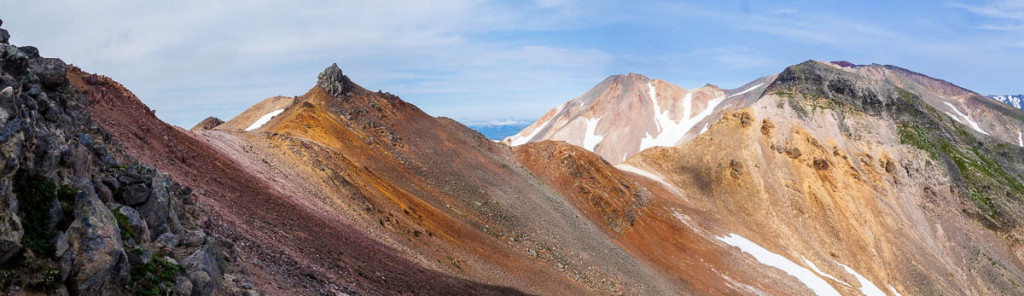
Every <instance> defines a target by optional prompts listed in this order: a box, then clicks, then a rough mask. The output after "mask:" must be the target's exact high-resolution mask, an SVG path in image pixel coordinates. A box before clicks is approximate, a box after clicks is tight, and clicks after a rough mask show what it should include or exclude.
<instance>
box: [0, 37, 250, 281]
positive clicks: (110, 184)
mask: <svg viewBox="0 0 1024 296" xmlns="http://www.w3.org/2000/svg"><path fill="white" fill-rule="evenodd" d="M2 33H3V34H0V35H4V36H0V37H4V38H0V39H2V40H0V152H2V153H0V155H2V159H0V265H2V266H3V267H2V268H0V294H4V295H11V294H15V295H17V294H20V293H23V292H29V293H30V294H31V293H42V294H54V293H56V294H65V295H66V294H68V293H70V294H72V295H126V294H137V293H144V294H159V295H163V294H166V293H171V292H174V291H179V294H185V295H211V294H216V293H219V292H222V291H223V288H222V287H221V286H220V283H221V280H220V278H221V277H222V275H223V272H217V270H211V269H210V268H206V269H203V270H202V272H203V274H204V276H202V278H205V279H207V280H204V281H201V283H202V289H194V287H195V286H196V285H194V284H195V282H194V280H190V279H193V278H196V277H199V276H196V275H193V273H194V272H193V270H192V269H187V268H185V267H183V266H182V265H179V264H177V263H176V262H182V261H185V260H186V259H187V258H190V256H192V255H193V254H195V253H197V252H198V253H202V252H204V251H203V250H207V249H208V248H204V247H203V246H204V245H206V244H207V240H208V238H209V237H210V236H209V235H207V234H206V231H205V230H203V229H201V228H199V225H198V223H197V222H196V221H198V219H200V218H201V217H200V216H199V214H201V212H199V211H197V210H195V209H194V208H195V205H194V204H186V201H187V200H189V199H190V195H191V189H190V188H188V187H185V186H181V185H179V184H178V183H176V182H174V181H173V180H171V179H170V178H169V177H167V175H165V174H162V173H160V172H158V171H156V170H154V169H152V168H150V167H149V166H147V165H145V164H140V163H138V162H135V161H134V160H132V158H131V157H129V156H127V155H126V154H125V153H124V152H123V151H122V150H121V147H120V146H119V145H117V143H118V140H117V139H115V138H113V137H111V136H110V134H108V133H107V132H106V131H105V130H104V129H102V128H100V127H99V126H97V125H96V124H94V123H93V121H92V119H91V116H90V115H89V112H88V109H87V106H88V104H89V101H88V100H87V99H86V98H85V96H84V95H82V93H81V92H79V91H78V90H77V89H76V88H74V87H73V86H72V85H71V84H69V80H68V78H67V72H68V68H69V66H68V65H67V64H66V63H64V62H63V61H61V60H60V59H55V58H46V57H41V56H39V52H38V50H36V49H35V48H34V47H28V46H26V47H16V46H13V45H10V44H7V43H6V41H7V38H6V31H2ZM158 237H164V238H166V239H165V240H164V241H171V242H172V243H170V244H159V243H157V242H156V241H155V239H156V238H158ZM186 239H187V240H188V242H189V243H188V244H182V243H180V242H181V241H183V240H186ZM207 253H208V252H207ZM224 254H232V252H220V253H208V256H207V259H209V258H212V259H210V260H213V261H214V262H218V263H221V262H227V261H230V260H231V259H230V258H227V259H225V258H223V257H222V256H224ZM164 258H166V259H164ZM221 266H224V265H223V264H215V265H214V267H213V268H214V269H220V268H222V267H221ZM207 267H208V266H207ZM195 272H199V271H195ZM182 279H185V280H182ZM185 291H187V293H186V292H185Z"/></svg>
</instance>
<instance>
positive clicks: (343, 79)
mask: <svg viewBox="0 0 1024 296" xmlns="http://www.w3.org/2000/svg"><path fill="white" fill-rule="evenodd" d="M316 84H317V86H320V87H321V88H323V89H324V90H325V91H327V93H329V94H332V95H334V96H340V95H343V94H345V93H348V92H349V91H351V90H352V88H353V86H354V85H355V84H354V83H352V80H349V79H348V76H345V74H343V73H342V72H341V68H339V67H338V63H332V64H331V65H330V66H329V67H327V69H324V71H323V72H320V76H319V77H318V78H317V83H316Z"/></svg>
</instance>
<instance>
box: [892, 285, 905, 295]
mask: <svg viewBox="0 0 1024 296" xmlns="http://www.w3.org/2000/svg"><path fill="white" fill-rule="evenodd" d="M889 291H892V293H893V294H894V295H896V296H903V294H900V292H899V291H896V288H893V287H892V285H889Z"/></svg>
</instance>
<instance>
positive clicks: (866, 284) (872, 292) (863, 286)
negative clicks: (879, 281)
mask: <svg viewBox="0 0 1024 296" xmlns="http://www.w3.org/2000/svg"><path fill="white" fill-rule="evenodd" d="M836 264H839V266H842V267H843V269H846V272H849V273H850V274H852V275H853V276H854V277H856V278H857V281H858V282H860V292H861V293H864V295H867V296H886V295H885V292H882V289H879V288H878V286H875V284H874V283H872V282H871V281H870V280H868V279H867V278H866V277H864V276H861V275H860V274H859V273H857V271H855V270H853V268H850V267H849V266H846V265H843V264H842V263H839V262H836Z"/></svg>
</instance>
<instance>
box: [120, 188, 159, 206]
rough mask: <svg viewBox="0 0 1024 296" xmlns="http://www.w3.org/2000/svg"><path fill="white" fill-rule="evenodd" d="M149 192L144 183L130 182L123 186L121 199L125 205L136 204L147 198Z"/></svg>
mask: <svg viewBox="0 0 1024 296" xmlns="http://www.w3.org/2000/svg"><path fill="white" fill-rule="evenodd" d="M151 192H152V190H150V189H149V186H147V185H146V184H145V183H139V184H132V185H128V186H126V187H125V188H124V194H122V199H123V202H124V203H125V204H126V205H129V206H137V205H140V204H142V203H144V202H146V201H147V200H149V196H150V194H151Z"/></svg>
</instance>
